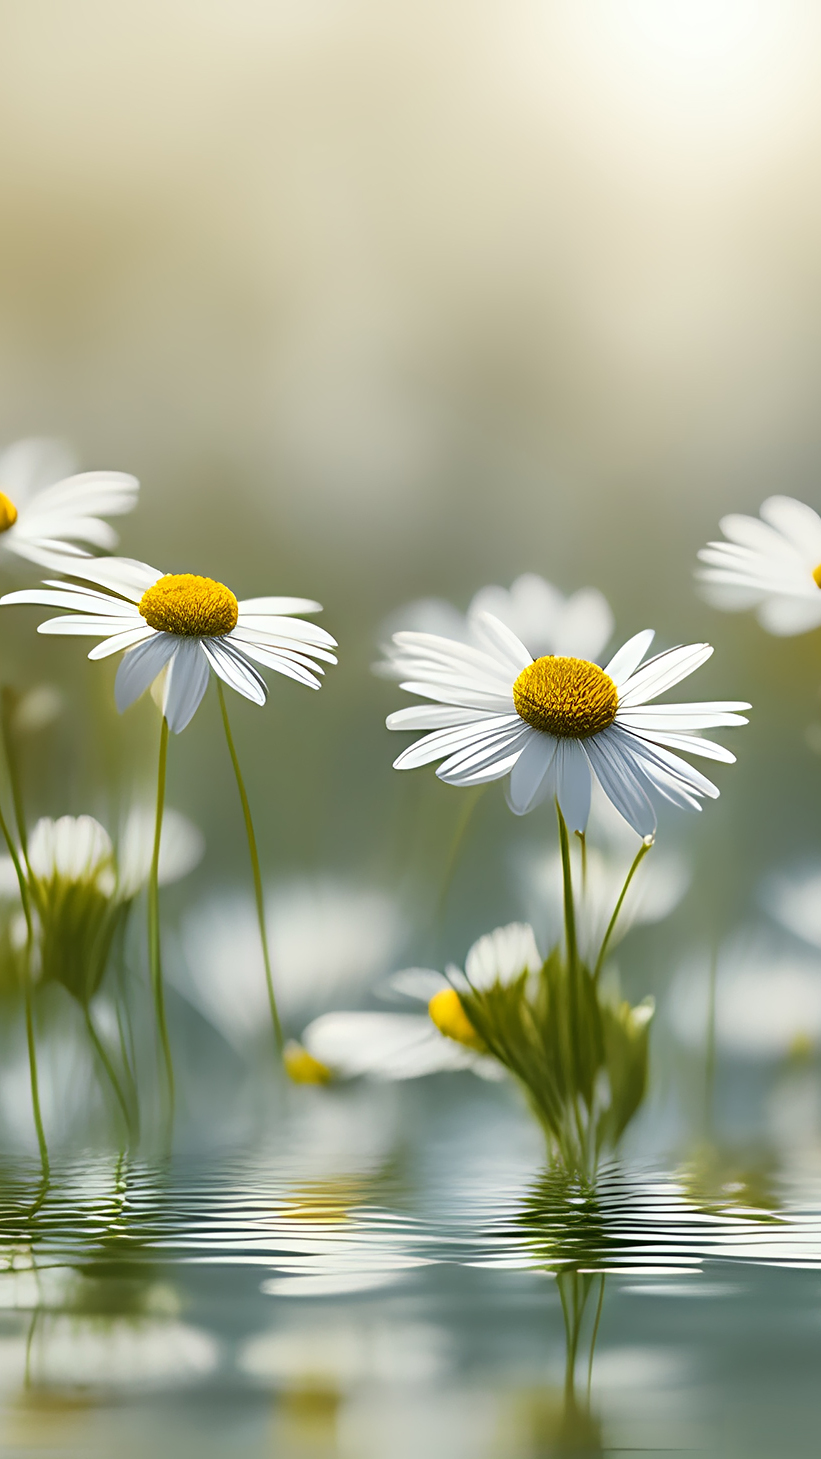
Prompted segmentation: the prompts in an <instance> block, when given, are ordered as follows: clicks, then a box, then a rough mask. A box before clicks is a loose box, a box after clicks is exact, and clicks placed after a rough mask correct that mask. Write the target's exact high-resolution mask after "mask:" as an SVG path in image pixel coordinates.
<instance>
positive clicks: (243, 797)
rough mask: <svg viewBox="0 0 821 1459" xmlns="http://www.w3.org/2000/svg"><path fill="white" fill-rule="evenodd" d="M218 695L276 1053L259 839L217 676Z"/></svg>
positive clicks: (279, 1048)
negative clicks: (239, 810) (250, 878)
mask: <svg viewBox="0 0 821 1459" xmlns="http://www.w3.org/2000/svg"><path fill="white" fill-rule="evenodd" d="M217 694H218V695H219V702H220V710H221V712H222V724H223V728H224V730H225V739H226V743H227V745H228V753H229V755H230V756H231V764H232V765H233V767H234V776H235V778H236V782H237V790H238V791H239V798H240V804H241V805H242V814H243V818H244V820H245V834H246V837H247V839H248V852H249V854H250V857H251V871H252V873H253V878H254V901H255V902H256V908H257V922H258V923H259V938H260V942H261V943H262V958H263V962H264V963H265V982H266V984H267V987H268V1002H269V1004H270V1007H271V1021H272V1023H273V1025H274V1038H275V1039H276V1045H277V1052H278V1053H279V1054H280V1055H281V1054H282V1049H283V1038H282V1024H281V1023H280V1021H279V1011H278V1009H277V1000H276V994H275V993H274V977H273V973H272V971H271V955H270V953H269V951H268V932H267V930H266V927H265V898H264V897H263V894H262V874H261V872H260V869H259V855H258V853H257V838H256V836H255V834H254V822H253V820H252V818H251V807H250V805H249V803H248V796H247V794H246V791H245V782H244V781H243V778H242V772H241V770H240V768H239V760H238V759H237V752H236V748H235V746H234V737H233V735H232V734H231V725H230V723H229V720H228V707H227V705H226V703H225V695H224V693H223V689H222V683H221V681H220V680H219V679H217Z"/></svg>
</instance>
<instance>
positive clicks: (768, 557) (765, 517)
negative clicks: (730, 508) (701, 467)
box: [697, 496, 821, 637]
mask: <svg viewBox="0 0 821 1459" xmlns="http://www.w3.org/2000/svg"><path fill="white" fill-rule="evenodd" d="M721 530H722V532H723V533H724V536H725V537H726V539H727V540H726V542H708V544H707V546H706V547H704V548H702V550H701V551H700V552H699V554H698V555H699V557H700V559H701V561H702V562H703V563H704V564H705V566H704V567H703V568H700V569H699V570H698V572H697V577H698V578H699V579H700V581H701V582H702V583H703V584H704V589H703V593H704V597H705V598H706V599H707V600H708V602H710V603H712V604H713V605H714V607H716V608H725V609H726V610H727V611H728V612H741V611H743V610H744V609H745V608H755V610H756V613H757V617H758V621H759V622H760V624H761V626H762V628H766V630H767V632H768V633H774V634H777V635H778V636H779V637H789V636H790V635H792V634H795V633H807V632H808V631H809V630H810V629H811V628H818V627H819V626H821V517H819V515H818V513H817V512H814V511H813V509H812V507H808V506H807V505H806V504H805V503H804V502H799V501H795V499H794V498H793V497H790V496H771V497H768V498H767V500H766V501H765V502H764V503H763V504H762V506H761V511H760V516H759V517H744V516H741V515H740V514H738V513H731V515H730V516H727V517H722V519H721Z"/></svg>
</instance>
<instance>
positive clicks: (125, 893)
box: [117, 806, 205, 900]
mask: <svg viewBox="0 0 821 1459" xmlns="http://www.w3.org/2000/svg"><path fill="white" fill-rule="evenodd" d="M154 815H155V812H154V809H153V807H150V806H135V807H134V808H133V810H131V811H130V812H129V814H128V818H127V820H126V823H125V826H124V827H123V830H122V832H121V834H120V836H119V839H118V843H117V872H118V890H119V894H120V897H121V898H123V899H124V900H129V899H130V898H131V897H134V896H136V894H137V892H138V891H139V890H140V887H142V886H144V885H145V883H146V882H147V881H148V876H149V872H150V870H151V859H152V856H153V854H154ZM204 852H205V839H204V837H203V835H202V832H201V831H199V830H198V829H197V827H196V826H195V825H194V824H193V822H192V821H189V820H188V818H187V816H182V815H180V813H179V811H175V810H172V809H171V807H170V806H166V808H165V811H164V813H163V822H162V837H161V840H160V864H159V869H158V871H159V883H160V886H169V885H170V884H171V883H172V882H176V881H180V880H181V879H182V877H184V876H187V875H188V873H189V872H190V871H193V870H194V867H195V866H197V865H198V864H199V862H200V861H201V860H202V857H203V854H204Z"/></svg>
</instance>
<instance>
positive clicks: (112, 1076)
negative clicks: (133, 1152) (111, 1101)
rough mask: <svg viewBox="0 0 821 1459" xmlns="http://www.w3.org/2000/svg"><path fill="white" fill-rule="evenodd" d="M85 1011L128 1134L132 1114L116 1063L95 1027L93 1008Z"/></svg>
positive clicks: (88, 1027) (93, 1040)
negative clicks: (111, 1058) (113, 1062)
mask: <svg viewBox="0 0 821 1459" xmlns="http://www.w3.org/2000/svg"><path fill="white" fill-rule="evenodd" d="M83 1012H84V1014H85V1021H86V1029H87V1030H88V1036H89V1038H90V1039H91V1042H92V1044H93V1046H94V1051H95V1053H96V1054H97V1057H98V1058H99V1060H100V1063H101V1064H102V1066H103V1068H104V1069H105V1072H106V1074H107V1075H108V1079H109V1083H110V1084H111V1088H112V1089H113V1090H114V1093H115V1095H116V1097H117V1103H118V1104H119V1106H120V1110H121V1111H122V1116H123V1119H124V1120H125V1127H126V1130H127V1132H128V1134H129V1135H130V1134H131V1115H130V1114H129V1110H128V1105H127V1104H126V1101H125V1095H124V1094H123V1091H122V1089H121V1087H120V1081H119V1079H118V1078H117V1075H116V1072H115V1069H114V1065H113V1064H112V1062H111V1060H110V1058H109V1057H108V1054H107V1052H106V1048H105V1045H104V1043H103V1041H102V1039H101V1038H100V1035H99V1034H98V1032H97V1030H96V1028H95V1027H94V1023H93V1021H92V1017H91V1010H90V1009H89V1008H84V1009H83Z"/></svg>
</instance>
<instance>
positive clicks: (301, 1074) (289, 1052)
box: [282, 1039, 334, 1084]
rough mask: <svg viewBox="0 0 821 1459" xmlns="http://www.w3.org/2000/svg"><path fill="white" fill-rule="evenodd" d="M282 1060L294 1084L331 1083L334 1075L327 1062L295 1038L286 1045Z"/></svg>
mask: <svg viewBox="0 0 821 1459" xmlns="http://www.w3.org/2000/svg"><path fill="white" fill-rule="evenodd" d="M282 1062H283V1063H284V1065H285V1072H286V1074H287V1075H288V1078H289V1079H292V1080H293V1082H294V1084H329V1083H330V1082H331V1080H332V1079H333V1077H334V1076H333V1074H332V1073H331V1071H330V1069H329V1068H328V1066H327V1064H323V1063H321V1062H320V1060H319V1059H315V1058H314V1056H313V1054H309V1053H308V1050H307V1049H304V1048H303V1047H302V1044H298V1043H297V1042H296V1040H294V1039H292V1040H291V1042H290V1043H288V1044H286V1045H285V1049H284V1051H283V1054H282Z"/></svg>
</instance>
